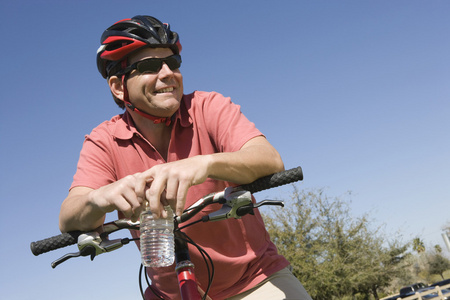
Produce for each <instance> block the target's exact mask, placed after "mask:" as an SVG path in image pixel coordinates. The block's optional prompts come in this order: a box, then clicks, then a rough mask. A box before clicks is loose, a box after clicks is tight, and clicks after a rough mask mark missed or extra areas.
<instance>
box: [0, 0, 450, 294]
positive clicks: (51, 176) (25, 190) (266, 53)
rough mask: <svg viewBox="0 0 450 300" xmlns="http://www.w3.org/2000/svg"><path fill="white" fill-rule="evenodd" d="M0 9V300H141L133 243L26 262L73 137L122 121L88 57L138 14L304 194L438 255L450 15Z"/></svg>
mask: <svg viewBox="0 0 450 300" xmlns="http://www.w3.org/2000/svg"><path fill="white" fill-rule="evenodd" d="M0 11H1V12H2V18H1V19H0V28H1V37H2V42H1V45H2V46H1V54H2V58H3V60H2V68H1V69H2V74H1V78H2V80H1V81H0V91H1V95H2V97H1V98H2V101H3V105H2V109H1V111H0V114H1V118H0V122H1V124H0V137H1V140H0V143H1V147H0V154H1V155H0V159H1V172H0V190H1V203H2V204H1V208H2V217H1V219H0V220H1V221H0V222H1V227H0V228H1V237H2V240H1V242H0V243H1V247H0V270H1V271H0V290H1V291H2V292H1V293H2V296H1V297H2V298H4V299H79V298H80V297H83V298H84V297H88V298H96V299H120V297H123V298H122V299H138V296H139V294H138V293H139V292H138V285H137V272H138V266H139V253H138V251H137V250H136V248H135V247H134V246H133V245H130V246H128V247H125V248H123V249H122V250H120V251H116V252H114V253H111V254H109V255H102V256H99V257H97V258H96V259H95V261H94V262H93V263H92V262H90V261H89V259H78V260H72V261H69V262H67V263H65V264H63V265H61V266H59V267H58V268H57V269H55V270H53V269H51V268H50V262H51V261H53V260H54V259H56V258H57V257H59V256H61V255H63V254H64V253H65V252H67V251H75V250H76V249H74V248H71V249H70V248H67V249H66V250H64V251H63V250H61V251H55V252H52V253H48V254H45V255H42V256H39V257H34V256H33V255H32V254H31V252H30V250H29V243H30V242H31V241H34V240H38V239H42V238H45V237H48V236H52V235H55V234H57V233H58V213H59V208H60V204H61V202H62V200H63V199H64V198H65V196H66V194H67V191H68V187H69V185H70V183H71V180H72V176H73V173H74V171H75V167H76V162H77V160H78V154H79V151H80V149H81V145H82V142H83V138H84V135H85V134H88V133H89V132H90V131H91V129H92V128H93V127H95V126H96V125H98V124H99V123H100V122H102V121H104V120H106V119H109V118H111V117H112V116H113V115H115V114H117V113H120V110H119V109H118V108H117V107H116V106H115V104H114V103H113V100H112V98H111V96H110V93H109V91H108V88H107V85H106V83H105V81H104V80H103V78H102V77H101V76H100V75H99V74H98V72H97V70H96V65H95V54H96V50H97V48H98V46H99V39H100V35H101V33H102V32H103V30H104V29H106V27H108V26H109V25H111V24H112V23H114V22H115V21H117V20H120V19H123V18H127V17H131V16H134V15H137V14H149V15H153V16H156V17H158V18H160V19H162V20H163V21H165V22H169V23H170V24H171V26H172V29H173V30H175V31H177V32H179V34H180V36H181V42H182V44H183V52H182V55H183V66H182V69H181V70H182V72H183V75H184V78H185V92H186V93H189V92H192V91H193V90H206V91H212V90H214V91H218V92H221V93H223V94H224V95H226V96H230V97H232V99H233V101H235V102H236V103H238V104H240V105H241V106H242V110H243V112H244V113H245V114H246V115H247V117H248V118H249V119H251V120H252V121H253V122H255V123H256V125H257V127H258V128H259V129H260V130H262V131H263V132H264V133H265V134H266V136H267V138H268V139H269V141H270V142H271V143H272V144H273V145H274V146H275V147H276V148H277V149H278V150H279V152H280V153H281V155H282V157H283V158H284V162H285V165H286V167H287V168H291V167H295V166H298V165H301V166H302V167H303V169H304V174H305V180H304V183H303V184H302V185H301V187H302V188H305V189H309V188H323V187H324V188H326V191H327V194H328V195H330V196H340V195H343V194H345V193H346V192H347V191H352V196H351V200H352V204H351V209H352V212H353V214H354V215H355V216H360V215H362V214H364V213H369V214H370V217H371V218H373V219H374V221H373V222H374V226H377V225H382V224H385V226H384V228H385V229H384V230H385V232H386V233H387V234H392V233H396V232H399V233H400V234H401V235H402V236H403V238H404V240H405V241H407V240H409V239H412V238H413V237H415V236H416V235H418V236H420V237H421V238H422V239H423V240H424V241H425V244H426V245H434V244H437V243H440V244H442V239H441V236H440V234H441V227H442V226H444V225H445V224H446V223H447V222H448V221H449V219H450V218H449V213H448V212H449V198H450V188H449V186H450V185H449V183H448V181H449V179H450V175H449V170H450V159H449V154H450V101H449V95H450V68H449V66H450V64H449V63H450V38H449V37H450V18H449V13H450V2H448V1H442V0H441V1H439V0H435V1H425V0H424V1H414V0H408V1H388V0H385V1H360V0H354V1H321V0H314V1H313V0H311V1H302V0H292V1H284V0H278V1H261V0H259V1H253V0H252V1H235V0H229V1H206V0H205V1H198V0H196V1H116V0H110V1H102V0H98V1H81V0H77V1H60V0H54V1H42V0H34V1H31V0H30V1H23V0H15V1H6V0H0ZM290 191H291V190H290V189H289V188H287V189H280V190H279V193H280V196H281V197H285V196H287V195H289V192H290ZM272 195H273V194H272ZM264 196H265V195H263V194H262V195H261V196H260V197H264Z"/></svg>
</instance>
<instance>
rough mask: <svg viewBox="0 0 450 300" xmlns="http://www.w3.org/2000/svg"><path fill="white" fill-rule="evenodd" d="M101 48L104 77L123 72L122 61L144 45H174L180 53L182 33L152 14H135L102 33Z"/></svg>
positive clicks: (98, 56) (99, 51)
mask: <svg viewBox="0 0 450 300" xmlns="http://www.w3.org/2000/svg"><path fill="white" fill-rule="evenodd" d="M100 42H101V44H102V45H101V46H100V48H98V50H97V68H98V70H99V72H100V74H102V76H103V77H104V78H107V77H109V76H112V75H115V74H117V73H120V70H121V69H123V67H124V66H123V65H122V61H123V60H124V59H125V58H127V57H128V56H129V55H131V54H132V53H133V52H135V51H137V50H139V49H141V48H143V47H152V48H170V49H171V50H172V51H173V52H174V54H180V52H181V44H180V40H179V37H178V34H177V33H176V32H174V31H171V30H170V25H169V24H163V23H162V22H161V21H159V20H158V19H156V18H153V17H150V16H135V17H133V18H131V19H124V20H121V21H119V22H117V23H115V24H114V25H112V26H111V27H109V28H108V29H106V30H105V32H104V33H103V34H102V37H101V39H100Z"/></svg>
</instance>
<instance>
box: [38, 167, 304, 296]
mask: <svg viewBox="0 0 450 300" xmlns="http://www.w3.org/2000/svg"><path fill="white" fill-rule="evenodd" d="M300 180H303V173H302V169H301V167H297V168H293V169H290V170H286V171H282V172H279V173H275V174H272V175H269V176H265V177H262V178H260V179H257V180H256V181H254V182H252V183H249V184H244V185H240V186H236V187H227V188H226V189H225V190H223V191H220V192H216V193H211V194H209V195H207V196H205V197H203V198H201V199H199V200H197V201H196V202H195V203H194V204H193V205H191V206H190V207H189V208H187V209H185V210H184V212H183V214H182V215H181V216H175V217H174V228H175V229H174V235H175V270H176V273H177V277H178V284H179V290H180V294H181V298H182V299H183V300H187V299H189V300H191V299H192V300H198V299H208V298H207V297H208V291H209V289H210V287H211V284H212V280H213V278H214V264H213V261H212V260H211V258H210V257H209V255H208V253H206V251H205V250H203V249H202V248H201V247H200V246H198V245H197V244H195V242H194V241H192V240H191V239H190V238H189V237H188V236H187V235H186V234H185V233H183V232H182V229H184V228H186V227H188V226H192V225H194V224H196V223H199V222H214V221H220V220H226V219H229V218H235V219H239V218H241V217H243V216H244V215H247V214H254V212H253V210H254V209H255V208H256V209H258V208H259V207H261V206H264V205H277V206H282V207H283V206H284V202H283V201H278V200H262V201H260V202H258V203H256V202H255V203H253V201H252V194H253V193H257V192H260V191H263V190H267V189H271V188H275V187H278V186H281V185H285V184H289V183H293V182H296V181H300ZM211 204H222V208H221V209H219V210H217V211H214V212H212V213H210V214H208V215H206V216H204V217H202V218H201V219H199V220H197V221H193V222H191V223H188V224H185V223H186V222H187V221H189V220H190V219H192V218H193V217H194V216H195V215H196V214H197V213H199V212H200V211H202V210H203V209H204V208H205V207H206V206H208V205H211ZM181 224H184V225H183V226H180V225H181ZM122 229H129V230H139V221H137V222H132V221H130V220H127V219H120V220H116V221H113V222H109V223H106V224H104V225H103V226H100V227H99V228H97V229H96V230H94V231H91V232H81V231H72V232H67V233H63V234H60V235H56V236H53V237H50V238H46V239H43V240H39V241H36V242H32V243H31V244H30V248H31V252H32V253H33V254H34V255H36V256H38V255H40V254H43V253H46V252H49V251H52V250H56V249H59V248H64V247H66V246H69V245H74V244H78V249H79V251H78V252H75V253H68V254H66V255H64V256H62V257H61V258H58V259H57V260H55V261H53V262H52V263H51V266H52V268H56V266H58V265H59V264H61V263H63V262H65V261H66V260H68V259H70V258H74V257H81V256H90V257H91V260H93V259H94V258H95V256H97V255H100V254H102V253H107V252H111V251H114V250H117V249H119V248H121V247H122V246H123V245H126V244H128V243H129V242H130V241H133V240H135V239H130V238H119V239H114V240H110V239H109V235H110V234H111V233H113V232H116V231H118V230H122ZM188 244H191V245H194V246H195V247H196V248H197V249H198V251H200V253H201V254H202V256H203V259H204V261H205V264H206V266H207V272H208V278H209V280H208V286H207V288H206V290H205V291H201V290H200V289H199V287H198V285H197V281H196V277H195V272H194V264H193V263H192V262H191V260H190V256H189V249H188ZM143 269H144V268H143V266H142V264H141V267H140V270H139V286H140V291H141V295H142V297H143V299H145V297H144V291H143V286H142V271H143ZM145 274H146V275H147V273H146V272H145ZM145 279H146V282H147V285H148V287H149V288H150V290H151V291H152V292H153V293H154V294H155V295H156V296H157V297H159V299H164V298H163V297H162V296H161V295H159V294H158V293H157V291H155V290H154V289H152V286H151V284H150V282H149V279H148V277H147V276H145Z"/></svg>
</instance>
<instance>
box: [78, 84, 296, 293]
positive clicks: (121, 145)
mask: <svg viewBox="0 0 450 300" xmlns="http://www.w3.org/2000/svg"><path fill="white" fill-rule="evenodd" d="M260 135H262V134H261V132H260V131H259V130H258V129H256V127H255V125H254V124H253V123H251V122H250V121H249V120H248V119H247V118H246V117H245V116H244V115H243V114H242V113H241V111H240V106H238V105H235V104H233V103H232V102H231V100H230V99H229V98H225V97H223V96H222V95H220V94H218V93H214V92H212V93H207V92H198V91H196V92H194V93H192V94H189V95H184V96H183V99H182V101H181V105H180V109H179V110H178V112H177V113H176V115H175V120H174V125H173V129H172V138H171V141H170V145H169V151H168V156H167V158H168V159H167V160H168V162H170V161H176V160H180V159H183V158H187V157H192V156H196V155H202V154H212V153H217V152H233V151H237V150H239V149H240V148H241V147H242V146H243V145H244V144H245V143H246V142H247V141H248V140H250V139H252V138H254V137H256V136H260ZM165 162H166V161H165V160H164V159H163V158H162V157H161V155H160V154H159V153H158V152H157V151H156V150H155V148H154V147H153V146H152V145H151V144H150V143H149V142H148V141H147V140H146V139H145V138H143V137H142V135H141V134H140V133H139V132H138V131H137V130H136V128H135V126H134V123H133V120H132V118H131V116H130V115H129V114H128V113H127V112H125V113H124V114H123V115H118V116H115V117H113V118H112V119H111V120H110V121H106V122H103V123H102V124H100V125H99V126H98V127H97V128H95V129H94V130H93V131H92V132H91V134H90V135H87V136H86V139H85V142H84V144H83V149H82V150H81V154H80V159H79V161H78V167H77V172H76V174H75V176H74V181H73V183H72V186H71V187H75V186H85V187H89V188H93V189H97V188H99V187H102V186H104V185H107V184H109V183H112V182H114V181H117V180H119V179H121V178H123V177H125V176H127V175H131V174H135V173H137V172H143V171H145V170H147V169H149V168H151V167H152V166H154V165H156V164H162V163H165ZM229 185H230V183H228V182H224V181H218V180H213V179H207V180H206V182H204V183H203V184H200V185H196V186H193V187H191V188H190V189H189V191H188V195H187V199H186V207H189V206H190V205H192V204H193V203H194V202H195V201H196V200H198V199H199V198H201V197H203V196H205V195H207V194H209V193H211V192H216V191H220V190H223V189H224V188H225V187H226V186H229ZM218 208H219V207H218V206H216V207H210V208H206V211H205V212H203V213H200V214H199V217H202V216H203V215H206V214H209V213H211V211H213V210H217V209H218ZM184 232H186V233H187V234H188V235H189V236H190V237H191V238H192V239H193V240H194V241H195V242H196V243H198V244H199V245H200V246H202V247H203V248H204V249H205V250H206V251H207V252H208V254H209V255H210V256H211V258H212V259H213V261H214V266H215V270H216V274H215V277H214V282H213V285H212V288H211V290H210V293H209V295H210V296H211V297H212V298H213V299H224V298H227V297H230V296H233V295H236V294H238V293H241V292H243V291H245V290H247V289H249V288H252V287H253V286H255V285H256V284H257V283H259V282H261V281H262V280H264V279H265V278H266V277H268V276H270V275H271V274H273V273H275V272H277V271H279V270H281V269H283V268H284V267H286V266H287V265H288V264H289V263H288V262H287V261H286V259H285V258H284V257H282V256H281V255H279V254H278V253H277V250H276V247H275V245H274V244H273V243H272V242H271V241H270V239H269V236H268V234H267V231H266V230H265V227H264V223H263V221H262V218H261V216H260V214H259V212H257V211H255V216H252V215H247V216H244V217H243V218H242V219H239V220H235V219H229V220H226V221H219V222H211V223H200V224H197V225H194V226H192V227H189V228H186V229H185V230H184ZM137 234H138V232H133V235H137ZM190 252H191V258H192V261H193V262H194V264H195V267H196V276H197V279H198V281H199V284H200V286H201V287H202V288H203V289H206V284H207V273H206V268H205V264H204V262H203V259H202V258H201V256H200V254H199V253H198V251H197V250H196V249H193V248H190ZM149 276H150V278H151V279H152V282H153V284H154V286H155V287H156V288H158V289H159V290H160V291H161V292H163V293H164V294H166V295H167V296H168V297H170V299H177V298H178V297H179V295H178V284H177V279H176V275H175V272H174V270H173V267H168V268H160V269H154V270H149Z"/></svg>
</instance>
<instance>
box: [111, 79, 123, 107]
mask: <svg viewBox="0 0 450 300" xmlns="http://www.w3.org/2000/svg"><path fill="white" fill-rule="evenodd" d="M108 85H109V89H110V90H111V93H112V94H113V95H114V96H115V97H116V98H117V99H120V100H122V101H123V94H124V89H123V84H122V80H121V79H120V78H119V77H117V76H111V77H109V78H108Z"/></svg>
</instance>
